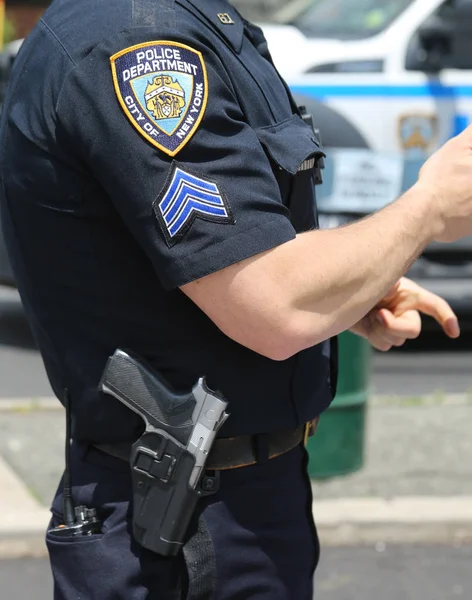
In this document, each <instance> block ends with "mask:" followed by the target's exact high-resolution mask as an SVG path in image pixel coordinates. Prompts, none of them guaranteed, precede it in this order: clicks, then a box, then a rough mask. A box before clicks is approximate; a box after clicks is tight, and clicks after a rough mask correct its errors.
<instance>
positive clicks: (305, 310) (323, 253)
mask: <svg viewBox="0 0 472 600" xmlns="http://www.w3.org/2000/svg"><path fill="white" fill-rule="evenodd" d="M421 193H422V192H421V190H419V189H412V190H410V191H409V192H408V193H407V194H406V195H405V196H403V197H402V198H401V199H399V200H398V201H397V202H396V203H394V204H392V205H391V206H389V207H387V208H386V209H384V210H383V211H380V212H378V213H377V214H375V215H373V216H371V217H369V218H367V219H364V220H362V221H359V222H357V223H354V224H352V225H349V226H347V227H342V228H339V229H335V230H327V231H316V232H310V233H306V234H302V235H300V236H297V238H296V240H294V241H293V242H290V244H291V245H292V246H293V248H290V249H289V248H286V251H288V252H289V253H292V252H293V257H292V258H291V259H290V258H289V257H288V256H287V259H288V260H287V262H285V261H283V262H282V264H283V265H284V266H285V265H286V266H285V269H284V271H285V273H284V274H283V276H282V277H283V279H284V281H285V282H286V289H288V290H291V300H290V304H291V307H292V308H293V310H294V312H295V313H296V315H297V317H296V324H295V327H296V328H300V330H301V331H302V330H303V331H306V332H307V336H306V345H307V346H309V345H312V344H313V342H316V341H319V338H327V337H329V336H331V335H334V334H336V333H339V332H340V331H344V330H345V329H348V328H349V327H351V326H352V325H354V323H356V322H357V321H358V320H359V319H360V318H362V317H363V316H364V315H365V314H366V313H367V312H368V311H369V310H370V309H371V308H372V307H373V306H374V305H375V304H376V302H377V301H378V300H379V299H380V298H382V297H383V295H384V294H385V293H386V292H387V291H388V290H389V289H390V287H391V286H392V285H393V284H394V283H395V282H396V281H397V280H398V278H399V277H401V276H402V275H403V274H404V273H405V272H406V271H407V270H408V268H409V266H410V265H411V263H412V262H413V261H414V260H415V259H416V258H417V257H418V255H419V254H420V253H421V252H422V250H423V249H424V247H425V246H426V245H427V244H428V242H429V241H430V240H431V239H432V237H433V233H434V225H435V224H434V223H431V219H430V215H429V214H428V209H427V203H426V202H424V201H423V199H422V198H420V197H419V195H420V194H421ZM297 257H298V264H297V262H294V263H292V267H291V268H290V262H292V261H296V260H297ZM295 266H296V268H294V267H295ZM297 321H298V323H297Z"/></svg>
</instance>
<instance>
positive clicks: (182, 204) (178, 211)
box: [153, 162, 234, 247]
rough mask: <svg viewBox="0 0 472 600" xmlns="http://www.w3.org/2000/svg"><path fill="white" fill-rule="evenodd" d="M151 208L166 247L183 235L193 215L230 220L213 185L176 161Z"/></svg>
mask: <svg viewBox="0 0 472 600" xmlns="http://www.w3.org/2000/svg"><path fill="white" fill-rule="evenodd" d="M153 209H154V214H155V215H156V217H157V220H158V221H159V224H160V226H161V229H162V231H163V233H164V236H165V239H166V242H167V245H168V246H169V247H172V246H173V245H174V244H175V243H176V242H177V241H178V240H179V239H180V238H181V237H182V236H183V235H185V233H186V232H187V231H188V229H189V228H190V226H191V225H192V223H193V222H194V220H195V219H197V218H198V219H203V220H204V221H213V222H214V223H234V219H233V215H232V213H231V209H230V207H229V204H228V202H227V200H226V198H225V197H224V195H223V193H222V192H221V190H220V189H219V187H218V186H217V184H216V183H214V182H213V181H210V180H208V179H203V178H202V177H199V176H197V175H195V174H192V173H189V172H188V171H187V170H184V169H182V168H181V167H180V166H179V165H178V163H176V162H174V163H173V165H172V169H171V173H170V175H169V177H168V179H167V182H166V184H165V186H164V189H163V191H162V192H161V194H160V195H159V197H158V198H157V199H156V200H155V202H154V204H153Z"/></svg>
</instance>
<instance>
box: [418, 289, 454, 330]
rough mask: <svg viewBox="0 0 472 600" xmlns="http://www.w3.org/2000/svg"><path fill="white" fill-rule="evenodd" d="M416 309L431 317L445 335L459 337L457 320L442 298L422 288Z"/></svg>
mask: <svg viewBox="0 0 472 600" xmlns="http://www.w3.org/2000/svg"><path fill="white" fill-rule="evenodd" d="M418 309H419V310H420V311H421V312H423V313H425V314H426V315H429V316H430V317H433V319H435V320H436V321H437V322H438V323H439V324H440V325H441V327H442V328H443V330H444V332H445V333H446V335H448V336H449V337H451V338H457V337H459V335H460V327H459V321H458V320H457V316H456V315H455V313H454V311H453V310H452V308H451V307H450V306H449V304H448V303H447V302H446V300H444V298H441V297H440V296H438V295H436V294H433V292H430V291H428V290H425V289H422V290H421V293H420V294H419V296H418Z"/></svg>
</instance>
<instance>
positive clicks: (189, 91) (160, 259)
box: [0, 0, 332, 442]
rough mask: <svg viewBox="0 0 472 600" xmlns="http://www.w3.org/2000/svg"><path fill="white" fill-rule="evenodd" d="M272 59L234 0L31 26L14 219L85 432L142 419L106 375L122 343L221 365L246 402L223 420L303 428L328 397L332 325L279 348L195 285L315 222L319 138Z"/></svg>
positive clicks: (47, 352)
mask: <svg viewBox="0 0 472 600" xmlns="http://www.w3.org/2000/svg"><path fill="white" fill-rule="evenodd" d="M269 59H270V57H269V55H268V53H267V48H266V45H265V41H264V38H263V36H262V34H261V31H260V30H259V29H258V28H256V27H254V26H251V25H249V24H248V23H246V22H245V21H244V20H243V19H242V18H241V17H240V15H239V14H238V13H237V12H236V11H235V10H234V9H233V7H232V6H231V5H230V4H228V3H227V2H226V1H224V0H204V1H197V0H176V2H175V4H174V2H171V1H170V0H134V1H132V0H107V2H96V0H81V1H80V2H77V1H76V0H55V1H54V2H53V3H52V5H51V6H50V7H49V9H48V10H47V11H46V12H45V14H44V15H43V18H42V19H41V20H40V22H39V23H38V25H37V26H36V28H35V29H34V30H33V32H32V33H31V35H30V36H29V37H28V39H27V40H26V41H25V42H24V44H23V46H22V48H21V50H20V52H19V55H18V57H17V59H16V61H15V65H14V70H13V74H12V78H11V82H10V88H9V93H8V96H7V99H6V102H5V105H4V112H3V116H2V129H1V167H0V169H1V182H2V222H3V228H4V232H5V236H6V239H7V243H8V247H9V251H10V255H11V259H12V263H13V267H14V272H15V276H16V278H17V282H18V287H19V290H20V293H21V296H22V299H23V301H24V304H25V309H26V311H27V314H28V317H29V321H30V323H31V326H32V329H33V332H34V334H35V337H36V340H37V343H38V345H39V348H40V350H41V353H42V356H43V359H44V363H45V366H46V369H47V373H48V376H49V379H50V381H51V384H52V387H53V389H54V391H55V393H56V394H57V395H58V397H59V398H61V397H62V394H63V389H64V388H65V387H68V388H69V390H70V395H71V401H72V407H73V416H74V436H75V437H76V439H78V440H91V441H96V442H100V441H103V442H104V441H121V440H132V439H133V438H134V437H135V436H136V435H137V433H138V432H139V431H140V428H141V425H142V424H141V421H140V419H139V418H138V417H137V416H136V415H134V414H132V413H131V412H130V411H128V410H127V409H126V408H125V407H123V406H121V405H120V403H119V402H118V401H116V400H115V399H113V398H111V397H108V396H105V395H104V394H101V393H99V392H98V391H97V385H98V382H99V380H100V376H101V373H102V370H103V368H104V366H105V363H106V359H107V357H108V356H109V355H110V354H112V353H113V351H114V350H115V349H116V348H117V347H121V348H125V349H129V350H132V351H133V352H134V353H135V354H137V355H140V356H142V357H143V358H145V359H147V360H148V361H149V362H150V363H151V365H152V366H153V367H154V368H156V369H158V370H159V371H160V372H161V373H162V375H163V376H164V377H165V378H166V379H167V380H168V381H169V383H170V384H172V385H173V386H174V387H175V388H177V389H178V390H184V389H190V388H191V386H193V384H194V383H195V382H196V380H197V378H198V377H199V376H202V375H204V376H206V377H207V382H208V385H209V386H210V387H212V388H213V389H218V390H220V391H221V392H222V393H223V394H224V395H225V397H226V398H227V400H228V401H229V403H230V412H231V417H230V418H229V419H228V421H227V422H226V424H225V426H224V428H223V429H222V430H221V435H225V436H229V435H235V434H251V433H257V432H267V431H270V430H277V429H284V428H289V427H295V426H298V425H299V424H301V423H304V422H306V421H307V420H309V419H312V418H314V417H315V416H316V415H318V414H319V413H320V412H322V411H323V410H324V409H325V408H326V407H327V406H328V404H329V403H330V401H331V399H332V390H331V387H330V358H329V343H325V344H321V345H319V346H316V347H314V348H311V349H308V350H306V351H303V352H300V353H299V354H297V355H296V356H293V357H291V358H289V359H288V360H285V361H282V362H275V361H271V360H269V359H268V358H265V357H263V356H261V355H259V354H257V353H254V352H252V351H251V350H249V349H247V348H245V347H243V346H241V345H239V344H238V343H236V342H234V341H232V340H231V339H229V338H228V337H226V336H225V335H223V333H221V331H220V330H219V329H218V328H217V327H216V326H215V325H214V324H213V322H212V321H211V320H210V319H209V318H208V317H207V316H206V315H205V314H204V313H203V312H202V311H201V310H200V309H199V308H198V307H197V306H196V305H194V304H193V303H192V302H191V301H190V300H189V299H188V298H187V297H186V296H185V295H184V294H183V292H181V291H180V289H179V286H181V285H183V284H185V283H188V282H190V281H193V280H196V279H198V278H201V277H203V276H205V275H207V274H209V273H213V272H215V271H217V270H219V269H223V268H224V267H226V266H228V265H231V264H233V263H236V262H237V261H242V260H244V259H246V258H248V257H250V256H253V255H255V254H257V253H259V252H262V251H265V250H268V249H270V248H273V247H275V246H277V245H280V244H283V243H285V242H287V241H289V240H291V239H293V238H294V237H295V235H296V233H297V232H299V231H304V230H307V229H311V228H313V227H314V226H315V215H314V199H313V181H312V169H311V167H312V162H310V159H312V158H313V157H317V156H318V155H319V154H320V149H319V146H318V145H317V143H316V140H315V138H314V136H313V132H312V130H311V128H310V127H309V126H307V125H306V124H305V123H304V122H303V121H302V119H301V118H300V116H299V115H298V114H296V113H297V109H296V107H295V106H294V103H293V100H292V99H291V97H290V96H289V94H288V93H287V89H286V86H285V84H284V83H283V81H282V80H281V79H280V77H279V76H278V74H277V72H276V70H275V68H274V67H273V65H272V64H271V63H270V60H269ZM313 260H314V261H315V260H317V258H316V257H313ZM293 268H294V269H296V268H297V265H296V264H294V265H293ZM214 301H215V302H218V301H219V299H218V298H215V299H214Z"/></svg>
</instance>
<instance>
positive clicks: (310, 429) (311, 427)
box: [303, 417, 320, 446]
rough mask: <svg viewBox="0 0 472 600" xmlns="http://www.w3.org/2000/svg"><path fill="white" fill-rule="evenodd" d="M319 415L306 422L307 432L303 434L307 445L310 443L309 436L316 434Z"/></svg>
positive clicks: (304, 443)
mask: <svg viewBox="0 0 472 600" xmlns="http://www.w3.org/2000/svg"><path fill="white" fill-rule="evenodd" d="M319 419H320V418H319V417H316V419H313V420H312V421H308V422H307V423H305V432H304V434H303V445H304V446H306V445H307V444H308V438H309V437H312V436H313V435H315V431H316V427H317V425H318V421H319Z"/></svg>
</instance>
